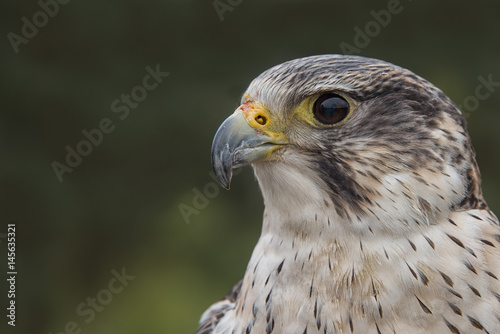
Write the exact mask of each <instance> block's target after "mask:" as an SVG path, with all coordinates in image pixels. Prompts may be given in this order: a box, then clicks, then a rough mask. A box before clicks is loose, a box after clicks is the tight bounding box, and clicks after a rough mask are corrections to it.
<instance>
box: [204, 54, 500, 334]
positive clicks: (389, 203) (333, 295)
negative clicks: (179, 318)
mask: <svg viewBox="0 0 500 334" xmlns="http://www.w3.org/2000/svg"><path fill="white" fill-rule="evenodd" d="M212 164H213V167H214V169H215V173H216V175H217V177H218V179H219V180H220V182H221V183H222V185H223V186H224V187H226V188H229V184H230V181H231V176H232V169H233V168H237V167H240V166H243V165H248V164H251V165H252V167H253V169H254V172H255V175H256V178H257V180H258V182H259V185H260V188H261V191H262V195H263V198H264V202H265V211H264V217H263V227H262V235H261V237H260V239H259V241H258V243H257V245H256V247H255V249H254V251H253V254H252V257H251V259H250V262H249V264H248V267H247V269H246V273H245V275H244V278H243V280H242V281H241V282H240V283H239V284H237V285H236V286H235V287H234V288H233V290H232V291H231V292H230V293H229V294H228V296H227V297H226V298H225V299H223V300H222V301H219V302H218V303H215V304H213V305H212V306H211V307H210V308H209V309H208V310H207V311H206V312H205V313H204V314H203V315H202V318H201V321H200V324H201V325H200V327H199V329H198V332H197V333H199V334H202V333H203V334H208V333H211V334H226V333H227V334H233V333H234V334H249V333H259V334H260V333H275V334H280V333H286V334H295V333H297V334H305V333H307V334H312V333H324V334H328V333H360V334H372V333H373V334H381V333H382V334H386V333H387V334H389V333H390V334H394V333H398V334H399V333H403V334H417V333H439V334H442V333H452V334H460V333H461V334H475V333H478V334H479V333H489V334H497V333H500V282H499V278H500V227H499V222H498V219H497V218H496V217H495V215H494V214H493V213H492V212H491V211H490V210H489V208H488V206H487V204H486V202H485V200H484V198H483V195H482V192H481V185H480V174H479V169H478V165H477V163H476V160H475V153H474V149H473V147H472V145H471V141H470V138H469V135H468V133H467V130H466V124H465V121H464V118H463V117H462V115H461V112H460V111H459V109H458V108H457V107H456V105H455V104H454V103H453V102H452V101H451V100H450V99H449V98H448V97H447V96H446V95H445V94H444V93H443V92H442V91H441V90H439V89H438V88H436V87H435V86H434V85H432V84H431V83H429V82H428V81H426V80H424V79H422V78H421V77H419V76H417V75H415V74H414V73H412V72H410V71H409V70H406V69H404V68H401V67H398V66H395V65H393V64H390V63H387V62H384V61H380V60H376V59H370V58H364V57H359V56H344V55H321V56H313V57H307V58H302V59H296V60H292V61H289V62H286V63H283V64H281V65H278V66H275V67H273V68H271V69H269V70H267V71H265V72H264V73H262V74H261V75H260V76H258V77H257V78H256V79H255V80H253V82H252V83H251V84H250V86H249V88H248V89H247V91H246V92H245V94H244V95H243V99H242V102H241V105H240V107H239V108H238V109H237V110H236V111H235V112H234V113H233V114H232V115H231V116H229V117H228V118H227V119H226V120H225V121H224V123H222V125H221V126H220V128H219V130H218V131H217V134H216V135H215V138H214V141H213V146H212Z"/></svg>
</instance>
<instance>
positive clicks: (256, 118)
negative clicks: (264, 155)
mask: <svg viewBox="0 0 500 334" xmlns="http://www.w3.org/2000/svg"><path fill="white" fill-rule="evenodd" d="M238 110H240V111H242V112H243V114H244V115H245V118H246V120H247V122H248V124H250V126H251V127H252V128H254V129H256V130H258V131H260V132H262V133H263V134H265V135H266V136H268V137H269V138H271V139H272V140H273V142H275V143H277V144H285V143H287V142H288V141H287V138H286V136H285V134H284V131H283V129H284V127H283V125H282V124H280V122H279V121H277V120H276V119H274V118H273V117H271V115H270V114H269V111H268V110H267V109H266V107H265V106H264V105H263V104H261V103H258V102H254V101H251V100H248V101H246V102H244V103H243V104H242V105H241V106H240V107H239V108H238Z"/></svg>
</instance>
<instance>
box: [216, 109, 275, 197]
mask: <svg viewBox="0 0 500 334" xmlns="http://www.w3.org/2000/svg"><path fill="white" fill-rule="evenodd" d="M283 144H285V143H284V142H282V141H281V142H280V141H277V140H273V139H272V138H271V137H269V136H267V135H266V134H265V133H263V132H262V131H259V130H256V129H255V128H253V127H251V126H250V124H248V122H247V120H246V118H245V116H244V115H243V112H241V111H240V110H237V111H236V112H235V113H234V114H232V115H231V116H229V117H228V118H227V119H226V120H225V121H224V122H223V123H222V125H221V126H220V127H219V130H217V133H216V134H215V137H214V141H213V143H212V167H213V169H214V172H215V175H216V176H217V179H218V180H219V182H220V183H221V184H222V186H223V187H224V188H226V189H229V185H230V184H231V178H232V176H233V168H237V167H241V166H245V165H248V164H251V163H253V162H257V161H261V160H264V159H266V158H267V157H268V156H269V155H270V154H271V153H272V151H274V150H275V149H276V148H278V147H279V146H282V145H283Z"/></svg>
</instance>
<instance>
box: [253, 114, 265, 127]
mask: <svg viewBox="0 0 500 334" xmlns="http://www.w3.org/2000/svg"><path fill="white" fill-rule="evenodd" d="M255 121H256V122H257V123H259V124H260V125H266V123H267V118H265V117H264V116H262V115H258V116H256V117H255Z"/></svg>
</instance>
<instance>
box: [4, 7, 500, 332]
mask: <svg viewBox="0 0 500 334" xmlns="http://www.w3.org/2000/svg"><path fill="white" fill-rule="evenodd" d="M226 1H227V0H223V1H222V2H223V3H225V2H226ZM236 2H238V1H236V0H233V4H234V3H236ZM388 3H389V1H356V2H354V1H352V2H347V1H326V0H325V1H319V0H316V1H311V0H308V1H284V0H282V1H269V0H268V1H264V0H260V1H256V0H255V1H250V0H244V1H242V2H241V3H240V4H238V5H236V6H234V7H232V11H226V12H225V13H223V18H224V20H223V21H221V20H220V18H219V15H218V14H217V12H216V10H215V9H214V5H213V3H212V1H194V0H191V1H189V0H182V1H181V0H178V1H168V0H162V1H159V0H156V1H155V0H149V1H138V0H136V1H127V2H126V1H116V0H111V1H96V0H91V1H90V0H87V1H81V0H73V1H70V2H69V3H68V4H65V5H60V8H59V12H58V13H57V14H56V15H55V16H54V17H53V18H50V19H49V20H48V23H47V24H46V25H45V26H43V27H41V28H39V31H38V33H37V34H36V36H34V37H33V38H31V39H29V41H28V43H27V44H21V45H19V52H17V53H16V52H15V51H14V48H13V47H12V45H11V43H10V42H9V39H8V37H7V34H8V33H9V32H13V33H15V34H18V35H22V33H21V28H22V25H23V22H22V21H21V18H22V17H24V16H25V17H27V18H28V19H29V21H31V22H33V19H32V17H33V15H34V14H35V13H37V12H38V11H40V5H39V4H38V3H37V2H36V1H34V0H29V1H22V2H21V1H2V3H1V4H0V16H1V18H0V19H1V21H0V22H1V36H3V37H2V40H1V42H0V52H1V54H0V55H1V57H0V59H1V62H0V66H1V72H0V85H1V90H0V159H1V163H0V187H1V188H0V189H1V190H0V217H1V222H2V225H0V233H3V234H0V242H1V243H0V249H1V251H0V256H1V260H0V263H1V264H2V265H1V268H2V269H1V272H2V273H6V272H7V267H6V262H7V260H6V257H7V256H6V240H5V233H6V230H7V227H6V224H7V223H11V222H16V224H17V236H16V237H17V258H16V263H17V271H18V275H17V291H16V292H17V294H16V305H17V322H16V324H17V326H16V327H15V328H14V330H13V329H12V328H11V327H10V326H7V324H6V322H7V318H6V317H5V315H4V313H6V311H5V308H6V307H7V302H8V301H7V298H6V293H7V285H6V281H5V279H3V278H2V279H1V281H0V288H1V291H0V295H1V296H2V298H1V299H0V301H1V305H0V306H1V307H0V309H2V310H4V311H2V312H1V313H2V314H0V319H1V320H0V321H1V324H0V332H2V333H4V332H5V331H4V328H7V329H9V330H13V332H17V333H29V334H32V333H42V334H48V333H53V334H55V333H60V332H63V331H64V330H65V326H66V324H67V323H68V322H71V321H74V322H75V323H76V324H77V325H78V328H79V329H80V330H81V333H93V334H101V333H102V334H105V333H106V334H108V333H122V334H125V333H134V334H136V333H193V332H194V331H195V330H196V328H197V322H198V319H199V317H200V315H201V314H202V312H203V311H204V310H205V309H206V308H207V307H208V306H209V305H210V304H211V303H213V302H214V301H216V300H218V299H219V298H221V297H222V296H223V295H224V294H225V293H226V291H227V290H229V289H230V288H231V287H232V285H233V284H234V283H236V282H237V281H238V280H239V279H240V278H241V277H242V275H243V273H244V270H245V267H246V263H247V261H248V259H249V257H250V254H251V251H252V248H253V246H254V244H255V243H256V241H257V239H258V237H259V233H260V228H261V216H262V210H263V205H262V199H261V195H260V193H259V189H258V186H257V184H256V182H255V181H254V180H253V175H252V172H251V170H250V169H249V168H246V169H245V170H243V172H242V173H241V174H240V175H238V176H236V177H235V178H234V180H233V184H232V189H231V191H230V192H227V191H225V190H223V189H222V188H220V187H219V188H215V186H214V183H213V179H212V178H211V176H210V175H209V173H210V171H211V165H210V146H211V141H212V138H213V135H214V134H215V131H216V130H217V128H218V126H219V125H220V123H221V122H222V121H223V120H224V118H225V117H227V116H228V115H229V114H231V113H232V112H233V110H234V109H235V108H236V107H237V106H238V104H239V103H238V102H239V100H240V96H241V94H242V93H243V92H244V90H245V88H246V87H247V85H248V84H249V83H250V81H251V80H252V79H253V78H254V77H256V76H257V75H258V74H260V73H261V72H262V71H264V70H265V69H267V68H269V67H271V66H273V65H276V64H278V63H281V62H283V61H286V60H289V59H293V58H297V57H302V56H308V55H314V54H323V53H342V50H341V48H340V47H339V45H340V43H341V42H345V43H349V44H351V45H355V44H354V38H355V34H356V33H355V30H354V28H355V27H359V28H360V29H361V30H364V29H365V25H366V24H367V23H369V22H370V21H374V18H373V16H372V14H370V11H372V10H374V11H377V12H378V11H380V10H386V9H387V7H388ZM400 7H402V11H401V12H400V13H398V14H394V15H392V16H391V22H390V23H389V24H387V26H386V27H382V28H381V29H380V32H379V33H378V34H376V36H374V37H373V38H371V40H370V41H369V43H368V45H366V46H364V47H362V48H361V50H360V54H361V55H364V56H369V57H375V58H380V59H384V60H387V61H390V62H393V63H395V64H398V65H400V66H403V67H406V68H409V69H410V70H412V71H414V72H416V73H417V74H419V75H421V76H423V77H424V78H426V79H428V80H430V81H431V82H433V83H434V84H435V85H437V86H438V87H440V88H441V89H442V90H443V91H444V92H445V93H446V94H448V96H450V97H451V98H452V99H453V100H454V101H455V102H456V103H457V104H463V101H464V100H465V99H466V98H467V97H468V96H471V95H474V94H475V89H476V87H477V86H478V85H479V84H480V82H479V81H478V77H479V76H482V77H484V78H488V76H489V75H491V76H492V78H493V80H494V81H500V67H499V65H500V43H499V37H498V36H499V32H500V20H499V19H498V15H499V13H500V2H493V1H476V2H474V3H472V2H470V1H441V2H436V1H409V0H401V4H400ZM398 8H399V7H398ZM157 64H160V69H161V70H162V71H165V72H169V73H170V75H169V76H168V77H167V78H165V79H164V81H163V82H162V83H161V84H160V85H159V86H158V87H157V88H156V89H154V90H152V91H150V92H148V95H147V97H146V98H145V99H144V101H142V102H140V103H139V105H138V106H137V108H135V109H133V110H131V112H130V115H129V116H128V117H127V118H125V119H123V120H120V119H119V117H118V116H120V115H121V114H116V113H113V111H112V110H111V107H110V105H111V103H112V102H113V101H114V100H115V99H119V98H120V96H121V94H130V92H131V90H132V89H133V88H134V87H136V86H137V85H142V80H143V77H144V76H145V75H146V74H147V71H146V69H145V68H146V66H151V67H152V68H155V67H156V65H157ZM498 90H499V91H495V92H493V93H492V94H491V96H490V97H489V98H487V99H485V100H483V101H481V102H480V106H479V108H478V109H477V110H473V111H471V110H464V111H467V112H468V117H467V120H468V122H469V131H470V134H471V136H472V139H473V143H474V145H475V147H476V150H477V159H478V161H479V165H480V167H481V170H482V173H483V183H484V187H483V189H484V193H485V196H486V199H487V200H488V202H489V204H490V206H491V207H492V208H493V209H494V210H496V212H500V189H499V187H498V184H499V181H500V176H499V174H498V173H497V171H498V170H499V168H500V149H499V147H498V142H499V139H500V131H499V130H498V124H499V121H500V114H499V113H498V112H497V106H498V105H499V104H500V87H499V88H498ZM469 100H470V98H469ZM464 109H465V108H464ZM104 118H109V119H110V120H111V121H112V122H113V125H114V126H115V128H114V131H113V132H112V133H109V134H104V135H103V139H102V142H101V143H100V144H99V145H97V146H94V147H93V150H92V153H91V154H89V155H88V156H86V157H83V159H82V162H81V163H80V164H79V165H78V166H77V167H75V168H74V170H73V171H72V172H71V173H65V174H64V175H63V181H62V182H59V180H58V178H57V177H56V175H55V173H54V171H53V167H52V164H53V162H54V161H57V162H60V163H65V158H66V154H67V151H66V148H65V147H66V146H67V145H69V146H70V147H72V148H73V149H75V148H76V146H77V144H78V143H79V142H80V141H81V140H84V139H85V137H84V135H83V134H82V130H84V129H86V130H89V131H90V130H92V129H94V128H96V127H98V125H99V122H100V121H101V120H102V119H104ZM193 189H194V190H193ZM215 189H219V192H218V193H217V191H216V190H215ZM196 191H200V192H202V193H203V192H205V191H208V192H209V194H210V195H213V196H212V198H209V199H207V200H206V201H203V200H202V199H200V198H199V197H198V198H195V196H196V195H195V193H196ZM216 193H217V194H216ZM193 200H195V201H196V200H198V201H197V202H196V203H194V204H193ZM195 204H196V205H198V209H196V207H195V206H194V205H195ZM188 206H189V207H192V208H193V210H197V211H196V214H192V215H190V216H189V217H188V219H185V218H184V217H183V215H182V214H181V211H180V208H184V209H186V208H187V207H188ZM202 206H203V208H202ZM193 212H194V211H193ZM187 220H189V223H188V221H187ZM124 267H125V270H126V273H127V274H128V275H132V276H135V278H134V279H133V280H132V281H130V282H129V283H128V285H127V286H126V287H124V289H123V291H122V292H120V293H116V294H113V295H112V300H111V301H110V302H109V304H107V305H105V306H103V309H102V310H101V311H100V312H96V315H95V319H93V321H90V322H89V323H86V322H85V320H86V319H88V317H87V316H80V315H78V314H77V313H76V308H77V306H78V305H79V304H80V303H82V302H84V303H85V302H86V300H87V298H89V297H90V298H95V297H96V296H97V295H98V294H99V293H101V295H102V294H103V293H104V295H102V296H105V293H106V291H104V292H100V291H101V290H102V289H106V288H107V287H108V283H109V282H110V280H111V279H112V277H113V275H112V273H111V271H112V270H113V269H114V270H116V271H121V269H122V268H124ZM4 275H6V274H0V277H4ZM117 286H118V285H117ZM75 333H77V331H75Z"/></svg>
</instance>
